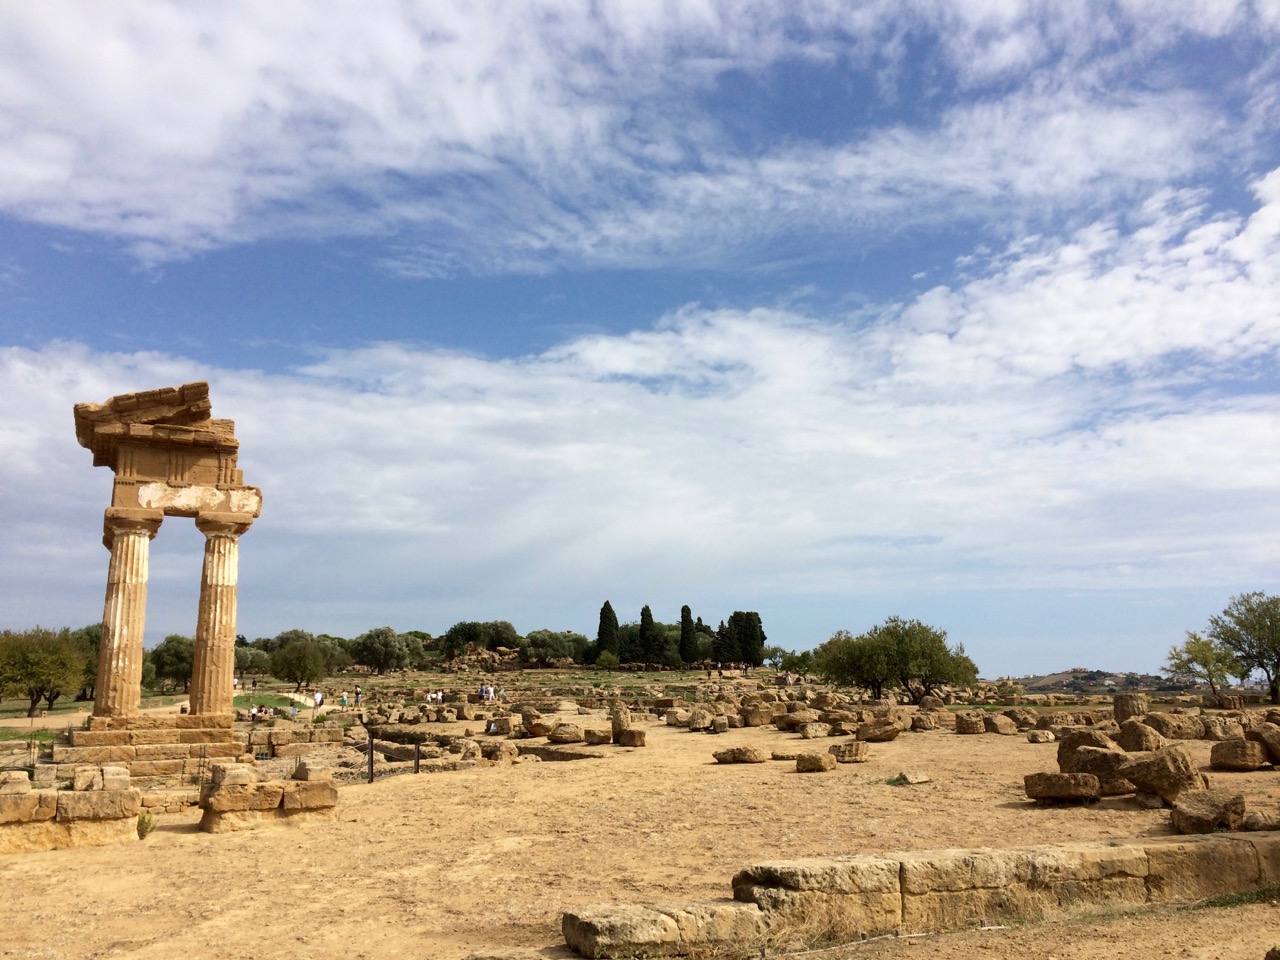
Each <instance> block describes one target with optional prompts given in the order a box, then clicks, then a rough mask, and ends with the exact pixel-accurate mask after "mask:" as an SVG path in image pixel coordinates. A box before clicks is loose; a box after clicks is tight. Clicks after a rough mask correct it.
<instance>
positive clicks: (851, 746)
mask: <svg viewBox="0 0 1280 960" xmlns="http://www.w3.org/2000/svg"><path fill="white" fill-rule="evenodd" d="M827 752H828V753H830V754H831V756H833V757H835V758H836V762H837V763H866V762H867V761H868V760H870V759H871V748H870V747H869V746H867V744H866V743H864V742H863V741H861V740H853V741H851V742H849V743H837V744H835V745H834V746H832V747H830V748H829V749H828V751H827Z"/></svg>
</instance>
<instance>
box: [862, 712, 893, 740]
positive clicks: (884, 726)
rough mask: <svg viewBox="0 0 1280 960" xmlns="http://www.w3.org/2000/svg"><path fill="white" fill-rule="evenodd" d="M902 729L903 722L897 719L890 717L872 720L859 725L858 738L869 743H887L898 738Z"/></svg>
mask: <svg viewBox="0 0 1280 960" xmlns="http://www.w3.org/2000/svg"><path fill="white" fill-rule="evenodd" d="M902 731H903V726H902V724H900V723H898V721H896V720H890V719H888V718H886V719H883V720H872V721H871V722H870V723H863V724H860V725H859V726H858V739H859V740H865V741H866V742H867V743H887V742H889V741H890V740H896V739H897V737H898V734H900V733H902Z"/></svg>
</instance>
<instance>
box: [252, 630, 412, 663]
mask: <svg viewBox="0 0 1280 960" xmlns="http://www.w3.org/2000/svg"><path fill="white" fill-rule="evenodd" d="M351 652H352V656H353V657H355V661H356V663H358V664H361V665H362V666H366V667H368V668H369V669H370V670H372V671H373V672H374V673H386V672H387V671H388V670H403V669H404V668H405V667H406V666H407V665H408V663H409V645H408V644H407V643H405V642H404V639H403V638H402V637H401V636H400V634H398V633H396V632H395V631H394V630H392V629H391V628H390V627H374V628H373V629H372V630H368V631H366V632H364V633H362V634H361V635H360V636H358V637H356V642H355V644H354V645H353V647H352V651H351ZM272 672H273V673H274V672H275V671H274V669H273V670H272Z"/></svg>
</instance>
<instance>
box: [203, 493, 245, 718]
mask: <svg viewBox="0 0 1280 960" xmlns="http://www.w3.org/2000/svg"><path fill="white" fill-rule="evenodd" d="M251 519H252V518H251V517H242V516H239V515H235V514H219V515H213V516H208V515H206V516H199V517H197V518H196V526H197V527H198V528H199V529H200V532H201V533H203V534H204V535H205V542H204V569H203V572H202V573H201V576H200V613H199V616H198V619H197V621H196V649H195V659H194V662H193V664H192V670H191V712H192V713H193V714H197V715H205V714H229V713H231V712H232V709H233V708H232V702H231V700H232V697H233V696H234V689H233V687H234V684H233V680H234V677H235V670H236V581H237V578H238V576H239V567H240V534H242V533H244V532H245V531H246V530H248V529H249V520H251Z"/></svg>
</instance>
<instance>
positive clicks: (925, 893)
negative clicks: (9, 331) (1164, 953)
mask: <svg viewBox="0 0 1280 960" xmlns="http://www.w3.org/2000/svg"><path fill="white" fill-rule="evenodd" d="M1278 884H1280V832H1278V833H1253V834H1248V835H1242V834H1211V835H1207V836H1203V837H1195V838H1190V837H1178V838H1168V839H1165V838H1161V839H1156V840H1135V841H1132V842H1129V843H1119V842H1098V843H1072V844H1064V845H1059V846H1042V847H1026V848H1020V849H1014V850H989V849H975V850H934V851H925V852H918V853H908V854H896V855H887V856H883V857H839V858H831V859H813V860H792V861H779V862H773V863H763V864H758V865H756V866H753V867H748V868H747V869H745V870H743V871H741V872H739V873H738V874H737V875H736V876H735V877H734V878H733V892H734V899H735V900H736V901H737V903H734V904H729V903H726V902H718V903H702V904H696V903H695V904H682V905H676V906H658V907H636V906H629V905H617V906H615V905H603V906H591V907H585V908H582V909H578V910H574V911H569V912H566V913H565V914H564V917H563V921H562V924H561V926H562V930H563V932H564V937H565V942H566V943H567V944H568V945H569V947H571V948H572V949H573V950H575V951H576V952H577V953H579V954H580V955H582V956H584V957H621V956H631V955H633V954H636V953H644V954H647V955H651V956H656V955H671V954H678V953H684V952H687V951H688V949H689V948H690V947H693V946H712V945H715V944H733V945H734V946H739V947H741V946H746V947H749V948H752V949H754V948H755V946H756V945H759V944H764V943H765V942H766V941H767V938H768V936H769V931H770V930H771V929H773V928H779V929H784V930H786V929H789V930H792V931H795V930H802V929H807V930H809V931H810V932H813V933H815V934H819V935H822V936H824V937H830V938H835V939H844V940H848V941H854V940H858V939H860V938H861V937H864V936H867V937H874V936H880V935H884V934H895V933H897V934H905V933H931V932H937V931H943V930H950V929H957V928H962V927H969V926H975V925H978V924H981V923H1002V922H1010V921H1027V920H1039V919H1044V918H1047V917H1050V916H1067V915H1073V914H1080V913H1088V912H1090V911H1098V910H1114V909H1116V908H1121V907H1134V906H1144V905H1147V904H1164V903H1186V902H1192V901H1196V900H1202V899H1206V898H1209V897H1216V896H1222V895H1225V894H1236V893H1249V892H1252V891H1255V890H1260V889H1263V888H1266V887H1271V886H1276V885H1278Z"/></svg>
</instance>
